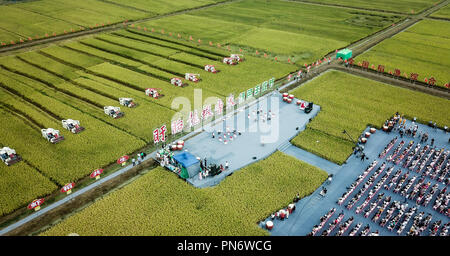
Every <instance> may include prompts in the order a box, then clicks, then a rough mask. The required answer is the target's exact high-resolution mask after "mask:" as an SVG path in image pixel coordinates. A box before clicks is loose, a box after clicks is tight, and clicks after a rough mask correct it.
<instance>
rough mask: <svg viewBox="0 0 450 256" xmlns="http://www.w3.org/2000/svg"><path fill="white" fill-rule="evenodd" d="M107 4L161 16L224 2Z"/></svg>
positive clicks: (185, 0) (113, 0)
mask: <svg viewBox="0 0 450 256" xmlns="http://www.w3.org/2000/svg"><path fill="white" fill-rule="evenodd" d="M109 2H111V3H117V4H120V5H123V6H130V7H133V8H137V9H140V10H144V11H148V12H153V13H158V14H163V13H169V12H174V11H179V10H183V9H189V8H193V7H197V6H203V5H208V4H213V3H216V2H224V0H182V1H180V0H178V1H165V0H133V1H130V0H109Z"/></svg>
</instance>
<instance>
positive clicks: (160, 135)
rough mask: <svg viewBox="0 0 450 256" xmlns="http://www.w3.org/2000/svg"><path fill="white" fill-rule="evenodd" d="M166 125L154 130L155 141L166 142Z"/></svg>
mask: <svg viewBox="0 0 450 256" xmlns="http://www.w3.org/2000/svg"><path fill="white" fill-rule="evenodd" d="M166 131H167V128H166V125H163V126H161V128H156V129H155V130H153V142H154V143H158V142H165V141H166Z"/></svg>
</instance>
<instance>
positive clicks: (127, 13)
mask: <svg viewBox="0 0 450 256" xmlns="http://www.w3.org/2000/svg"><path fill="white" fill-rule="evenodd" d="M221 1H222V0H176V1H162V0H145V1H144V0H136V1H124V0H110V1H102V0H77V1H66V0H38V1H23V2H21V1H16V2H12V1H7V2H6V1H0V3H3V2H5V3H6V4H4V5H0V13H1V15H0V42H4V43H9V42H10V41H11V40H13V41H15V42H17V41H19V40H20V38H22V39H23V40H26V39H28V37H32V38H33V39H35V38H36V36H38V37H39V38H42V37H44V35H45V34H46V33H47V34H48V35H49V36H51V35H52V34H53V33H55V34H56V35H60V34H63V33H64V31H66V32H70V31H71V30H72V29H73V30H79V29H80V27H83V28H89V27H95V26H96V25H99V26H100V25H107V24H108V23H109V24H113V23H121V22H123V21H125V20H130V21H131V20H137V19H142V18H148V17H153V16H156V15H159V14H165V13H171V12H174V11H180V10H183V9H190V8H194V7H199V6H204V5H209V4H213V3H216V2H221Z"/></svg>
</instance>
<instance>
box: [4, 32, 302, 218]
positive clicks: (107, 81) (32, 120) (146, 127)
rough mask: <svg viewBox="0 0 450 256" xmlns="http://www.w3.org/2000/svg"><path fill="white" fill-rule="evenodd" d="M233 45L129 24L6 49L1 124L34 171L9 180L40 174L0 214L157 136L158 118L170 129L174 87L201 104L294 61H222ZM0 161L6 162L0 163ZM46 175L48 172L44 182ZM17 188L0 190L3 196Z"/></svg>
mask: <svg viewBox="0 0 450 256" xmlns="http://www.w3.org/2000/svg"><path fill="white" fill-rule="evenodd" d="M229 54H230V52H228V51H225V50H220V49H214V48H212V47H201V46H200V47H197V46H196V45H195V44H189V43H184V42H177V40H174V39H171V38H165V37H164V36H150V35H144V34H140V33H137V32H133V31H125V30H124V31H117V32H114V33H110V34H99V35H95V36H93V37H89V38H85V39H83V40H80V41H74V42H68V43H64V44H59V45H52V46H49V47H45V48H41V49H37V50H34V51H29V52H23V53H18V54H15V55H9V56H6V57H2V58H0V67H1V70H0V99H1V102H2V104H1V105H0V107H1V109H0V110H1V111H2V113H4V115H2V119H4V120H3V121H2V123H3V122H5V123H8V125H2V126H1V127H0V131H1V132H2V134H8V135H9V136H6V137H5V138H2V141H1V143H2V145H5V146H9V147H11V148H14V149H15V150H16V151H17V152H18V154H20V155H21V156H22V157H23V158H24V159H25V160H26V161H27V163H28V164H29V165H30V167H29V168H28V169H30V170H29V171H28V173H29V174H30V175H31V177H30V180H29V181H25V180H22V178H21V177H22V176H18V177H16V178H14V179H10V182H16V183H20V182H22V185H21V186H19V187H20V188H22V187H24V186H26V184H29V182H36V184H34V185H33V186H30V187H29V190H28V191H24V193H23V195H22V196H21V197H18V199H17V200H14V201H13V202H11V203H10V204H8V205H5V206H4V207H3V205H2V207H1V209H0V215H4V214H7V213H9V212H11V211H13V210H14V209H17V208H19V207H22V206H24V205H25V204H26V202H30V201H31V200H33V199H35V197H37V196H43V195H46V194H50V193H51V192H52V191H54V190H55V187H61V186H63V185H65V184H67V183H68V182H73V181H77V180H78V179H80V178H83V177H85V176H87V175H89V174H90V173H91V172H92V171H93V170H94V169H97V168H101V167H104V166H107V165H109V164H111V163H114V162H115V160H116V159H117V158H118V157H119V156H121V155H124V154H130V153H132V152H134V151H136V150H138V149H140V148H142V147H144V146H145V145H146V144H149V143H152V141H153V129H155V128H157V127H159V126H160V125H162V124H166V125H168V128H169V134H170V120H171V118H172V116H173V115H174V114H175V113H176V112H177V111H179V110H180V109H172V101H173V100H174V99H175V98H177V97H184V98H187V99H188V100H189V101H190V104H191V105H190V106H184V107H187V108H188V109H189V110H192V109H193V107H194V103H195V102H194V101H199V100H200V101H201V102H200V103H198V105H199V106H202V105H203V101H204V100H205V99H206V98H211V97H215V98H220V99H222V100H223V101H224V102H225V96H228V95H229V94H230V93H234V94H237V93H240V92H241V91H245V90H246V89H248V88H249V87H252V86H255V85H256V84H259V83H261V82H262V81H264V80H267V79H269V78H272V77H276V78H281V77H283V76H285V75H286V74H287V73H289V72H291V71H293V70H294V69H295V67H294V66H293V65H288V64H281V63H274V62H272V61H269V60H265V59H261V58H252V57H250V58H247V59H246V61H244V62H242V63H240V64H239V65H236V66H226V65H225V64H222V63H221V60H222V58H223V57H224V56H229ZM206 64H213V65H216V67H217V69H219V70H220V71H221V72H219V73H217V74H212V73H209V72H206V71H204V69H203V67H204V65H206ZM187 72H190V73H197V74H200V77H201V79H202V80H201V81H200V82H198V83H193V82H190V81H187V80H185V79H184V74H185V73H187ZM173 77H181V78H182V80H183V82H184V83H186V84H187V86H186V87H176V86H174V85H172V84H171V83H170V79H171V78H173ZM146 88H158V89H160V92H161V93H162V94H163V95H164V96H163V97H162V98H160V99H154V98H151V97H148V96H146V95H145V93H144V91H145V89H146ZM195 89H201V97H202V98H201V99H195V98H194V90H195ZM121 97H131V98H133V99H134V101H135V102H136V103H137V104H138V106H137V107H136V108H132V109H128V108H126V107H124V106H120V105H119V100H118V99H119V98H121ZM215 102H217V101H215ZM198 105H197V106H198ZM104 106H120V107H121V110H122V111H123V112H124V113H125V116H124V117H123V118H120V119H113V118H111V117H109V116H108V115H106V114H105V113H104V111H103V107H104ZM212 107H213V108H214V105H213V106H212ZM183 110H184V111H186V109H183ZM199 110H201V109H199ZM68 118H70V119H75V120H79V121H80V122H81V125H82V126H83V127H85V128H86V130H85V131H83V132H82V133H80V134H76V135H75V134H72V133H70V132H69V131H67V130H65V129H63V127H62V125H61V120H62V119H68ZM6 120H10V121H9V122H6ZM49 127H50V128H55V129H57V130H60V132H61V134H62V135H63V136H64V137H65V140H64V141H62V142H60V143H58V144H56V145H53V144H50V143H49V142H47V141H46V140H45V139H44V138H43V137H42V135H41V132H40V129H43V128H49ZM105 149H107V150H105ZM1 169H2V170H3V169H7V167H6V166H3V165H1ZM5 175H9V174H8V173H5ZM8 177H9V176H8ZM42 180H46V182H43V183H42V184H40V183H41V181H42ZM34 187H36V189H34ZM14 193H17V191H16V190H4V191H1V193H0V200H5V199H7V198H10V197H12V196H13V195H14Z"/></svg>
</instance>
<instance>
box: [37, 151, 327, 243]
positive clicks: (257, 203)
mask: <svg viewBox="0 0 450 256" xmlns="http://www.w3.org/2000/svg"><path fill="white" fill-rule="evenodd" d="M326 178H327V173H326V172H325V171H323V170H320V169H318V168H316V167H314V166H311V165H308V164H306V163H304V162H302V161H300V160H297V159H296V158H294V157H291V156H288V155H285V154H283V153H281V152H276V153H274V154H273V155H271V156H270V157H268V158H267V159H265V160H261V161H260V162H257V163H255V164H252V165H250V166H248V167H245V168H243V169H242V170H239V172H237V173H234V174H233V175H232V176H230V177H228V178H226V180H225V181H223V182H221V183H220V184H219V185H218V186H215V187H212V188H207V189H198V188H194V187H193V186H191V185H189V184H187V183H185V182H184V181H182V180H181V179H179V178H178V177H177V176H176V175H175V174H173V173H170V172H167V171H166V170H164V169H162V168H160V167H158V168H156V169H154V170H152V171H151V172H149V173H147V174H145V175H144V176H142V177H141V178H139V179H137V180H135V181H133V182H132V183H131V184H128V185H127V186H125V187H123V188H122V189H120V190H118V191H116V192H113V193H111V194H109V195H108V196H105V197H104V198H102V199H101V200H99V201H97V202H95V203H94V204H92V205H90V206H89V207H87V208H85V209H84V210H83V211H81V212H79V213H77V214H74V215H72V216H71V217H69V218H67V219H66V220H65V221H63V222H61V223H59V224H57V225H56V226H54V227H52V228H51V229H49V230H48V231H46V232H44V233H42V235H51V236H54V235H58V236H59V235H63V236H64V235H67V234H69V233H72V232H76V233H77V234H80V235H83V236H85V235H91V236H92V235H94V236H97V235H108V236H116V235H129V234H133V235H145V236H147V235H194V236H204V235H220V236H231V235H233V236H234V235H268V233H267V231H265V230H263V229H261V228H259V227H258V226H257V222H259V221H260V220H262V219H264V218H265V217H267V216H269V215H270V214H271V213H272V212H273V211H275V210H277V209H279V208H281V207H283V206H285V205H287V204H288V203H289V202H290V201H291V200H292V197H293V195H295V194H297V193H299V194H300V197H305V196H307V195H309V194H310V193H312V192H313V191H314V190H315V189H316V187H318V186H319V185H320V184H321V183H322V182H323V181H324V180H325V179H326ZM106 212H107V213H108V214H105V213H106Z"/></svg>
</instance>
